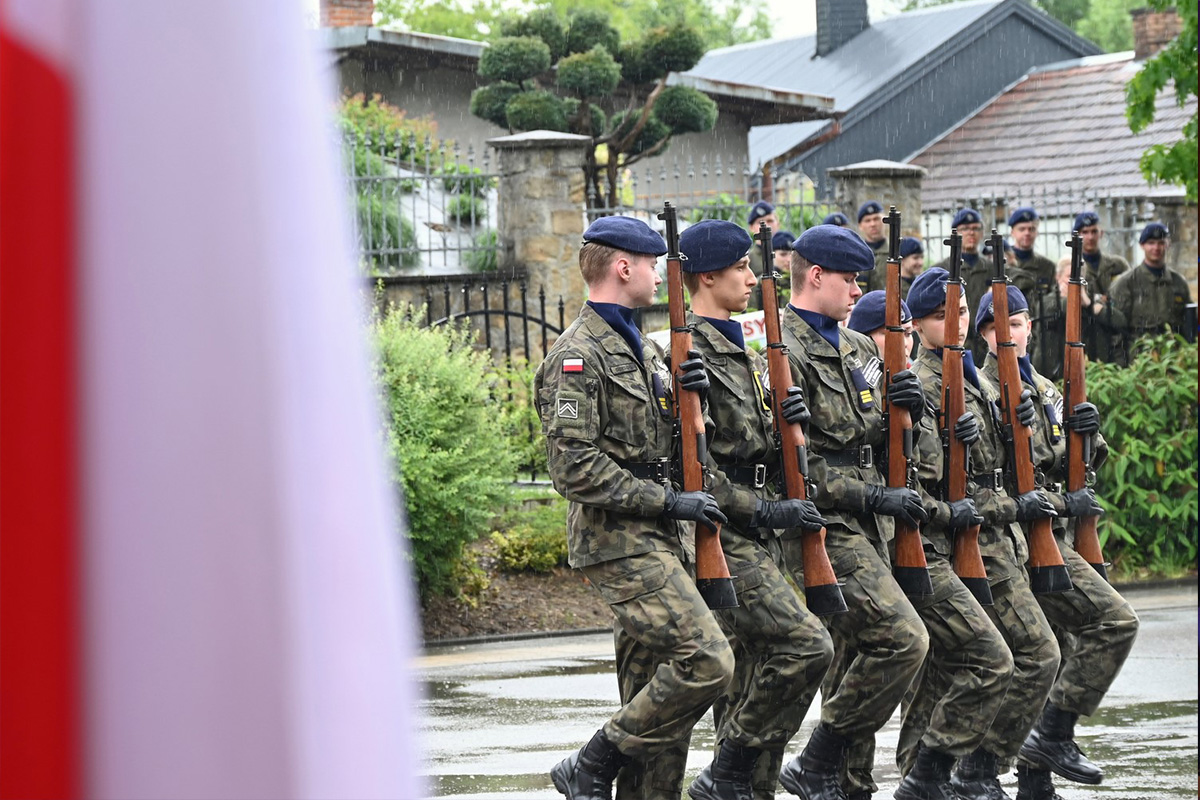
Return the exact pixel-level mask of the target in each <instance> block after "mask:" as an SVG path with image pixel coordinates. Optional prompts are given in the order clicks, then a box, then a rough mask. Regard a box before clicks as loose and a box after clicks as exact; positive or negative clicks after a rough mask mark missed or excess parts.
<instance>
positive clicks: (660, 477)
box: [613, 458, 671, 483]
mask: <svg viewBox="0 0 1200 800" xmlns="http://www.w3.org/2000/svg"><path fill="white" fill-rule="evenodd" d="M613 461H616V462H617V464H619V465H620V466H621V468H622V469H627V470H629V471H630V472H631V473H633V477H635V478H641V479H642V480H649V481H654V482H655V483H670V482H671V459H669V458H659V459H656V460H654V461H622V460H621V459H619V458H614V459H613Z"/></svg>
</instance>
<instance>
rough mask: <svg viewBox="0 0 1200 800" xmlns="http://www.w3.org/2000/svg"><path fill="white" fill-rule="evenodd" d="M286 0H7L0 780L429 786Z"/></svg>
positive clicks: (212, 788) (365, 384)
mask: <svg viewBox="0 0 1200 800" xmlns="http://www.w3.org/2000/svg"><path fill="white" fill-rule="evenodd" d="M301 13H302V9H301V8H300V4H299V3H297V2H295V0H255V2H245V0H205V2H202V3H168V2H163V1H162V0H0V796H2V797H78V796H85V797H86V796H90V797H102V798H109V797H113V798H115V797H155V798H170V797H184V796H186V797H205V798H218V797H230V796H237V797H272V798H281V797H354V798H367V797H399V798H408V797H415V796H417V795H418V794H420V792H421V787H420V785H419V783H418V779H417V777H416V772H417V769H418V763H419V753H418V752H417V751H416V743H415V738H416V733H415V731H416V727H417V725H416V721H415V719H414V715H415V713H416V712H415V694H416V689H415V688H414V687H415V684H414V682H413V681H412V680H411V678H410V676H409V674H408V671H407V670H408V668H409V659H410V656H411V655H412V654H413V641H412V639H413V636H412V632H411V630H410V629H411V628H412V627H414V621H415V618H416V612H415V606H414V603H413V600H412V596H411V587H410V586H409V584H408V576H407V572H406V570H405V568H404V566H403V560H402V556H401V551H400V544H399V542H398V541H397V536H396V530H397V528H396V516H395V514H396V512H395V509H394V507H393V502H394V498H391V497H390V496H389V492H390V489H389V484H388V480H387V473H386V470H385V468H384V462H383V458H382V449H381V445H380V442H379V439H378V430H379V425H378V418H377V415H376V406H375V401H374V396H373V392H372V389H371V386H370V382H369V376H368V368H367V364H368V355H367V352H366V344H365V342H364V340H363V335H362V326H361V323H360V319H359V309H358V305H357V304H358V297H357V296H356V294H355V290H354V267H353V262H352V258H351V256H350V253H351V249H350V239H349V236H348V231H347V224H348V220H349V217H348V215H347V213H345V210H344V209H343V208H342V201H343V196H344V191H343V187H342V184H341V183H340V182H339V179H338V177H337V173H336V154H335V152H334V150H333V147H332V137H331V135H330V133H331V128H330V123H329V120H328V119H327V116H326V115H327V113H328V109H329V107H330V104H329V101H328V98H327V96H326V94H325V93H324V92H323V91H322V89H324V88H325V87H323V86H321V85H320V83H319V80H318V75H317V68H316V61H315V58H314V55H313V54H312V53H310V52H308V50H307V45H306V39H305V37H304V32H303V30H302V28H301Z"/></svg>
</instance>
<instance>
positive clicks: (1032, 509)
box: [1017, 489, 1058, 522]
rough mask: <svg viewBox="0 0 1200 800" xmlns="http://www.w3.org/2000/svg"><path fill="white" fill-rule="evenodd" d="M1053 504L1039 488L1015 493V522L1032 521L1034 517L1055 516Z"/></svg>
mask: <svg viewBox="0 0 1200 800" xmlns="http://www.w3.org/2000/svg"><path fill="white" fill-rule="evenodd" d="M1056 516H1058V514H1057V513H1056V512H1055V511H1054V504H1053V503H1051V502H1050V498H1049V497H1046V494H1045V492H1043V491H1042V490H1041V489H1034V490H1033V491H1032V492H1026V493H1025V494H1019V495H1017V522H1032V521H1033V520H1035V519H1045V518H1047V517H1056Z"/></svg>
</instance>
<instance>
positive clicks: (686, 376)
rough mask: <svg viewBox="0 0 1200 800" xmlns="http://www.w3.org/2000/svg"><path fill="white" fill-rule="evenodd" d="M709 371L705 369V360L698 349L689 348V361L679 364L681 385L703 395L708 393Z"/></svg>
mask: <svg viewBox="0 0 1200 800" xmlns="http://www.w3.org/2000/svg"><path fill="white" fill-rule="evenodd" d="M710 385H711V384H710V383H709V382H708V373H707V372H706V371H705V370H704V361H703V360H701V358H700V353H699V352H698V351H696V350H688V358H687V361H684V362H683V363H682V364H680V365H679V386H680V388H683V389H687V390H688V391H689V392H699V393H700V396H701V397H703V396H704V395H705V394H707V393H708V387H709V386H710Z"/></svg>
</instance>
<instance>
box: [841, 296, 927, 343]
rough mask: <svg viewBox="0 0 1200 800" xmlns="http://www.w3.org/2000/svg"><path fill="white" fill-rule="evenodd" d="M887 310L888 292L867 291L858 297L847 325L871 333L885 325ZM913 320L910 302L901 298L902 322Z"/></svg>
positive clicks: (860, 331) (854, 329) (851, 328)
mask: <svg viewBox="0 0 1200 800" xmlns="http://www.w3.org/2000/svg"><path fill="white" fill-rule="evenodd" d="M886 312H887V292H885V291H884V290H883V289H876V290H875V291H873V292H867V293H866V294H864V295H863V296H862V297H860V298H858V302H857V303H855V304H854V308H853V309H852V310H851V311H850V320H849V322H847V323H846V326H847V327H848V328H850V330H852V331H858V332H859V333H870V332H871V331H874V330H878V329H879V328H882V327H883V325H884V316H885V314H886ZM911 320H912V311H910V310H909V308H908V303H906V302H904V301H903V300H901V301H900V322H902V323H904V322H909V321H911Z"/></svg>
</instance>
